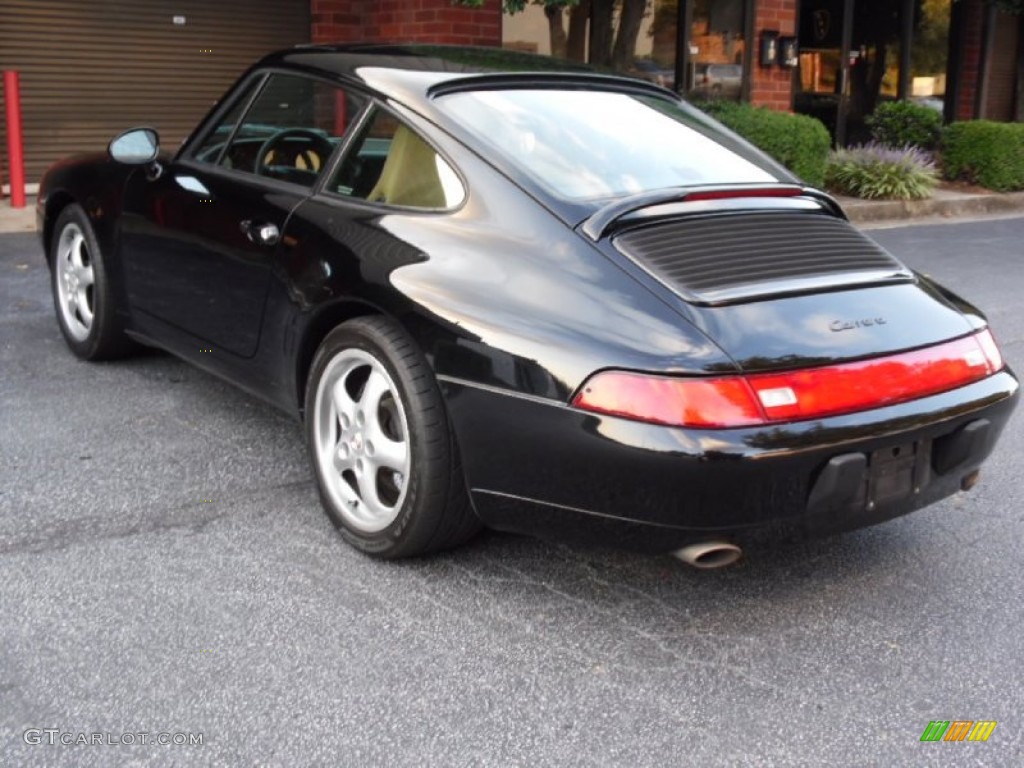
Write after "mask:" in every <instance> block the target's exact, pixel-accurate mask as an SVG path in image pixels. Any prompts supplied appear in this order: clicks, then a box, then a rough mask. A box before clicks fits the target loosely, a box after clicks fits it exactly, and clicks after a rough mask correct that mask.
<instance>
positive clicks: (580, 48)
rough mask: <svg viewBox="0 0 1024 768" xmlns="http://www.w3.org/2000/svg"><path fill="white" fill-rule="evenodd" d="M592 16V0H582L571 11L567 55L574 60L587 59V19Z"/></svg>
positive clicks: (566, 45) (566, 46)
mask: <svg viewBox="0 0 1024 768" xmlns="http://www.w3.org/2000/svg"><path fill="white" fill-rule="evenodd" d="M589 18H590V0H580V1H579V3H577V4H576V5H574V6H573V8H572V10H571V11H569V39H568V40H567V41H566V44H565V56H566V58H568V59H572V60H573V61H586V60H587V20H588V19H589Z"/></svg>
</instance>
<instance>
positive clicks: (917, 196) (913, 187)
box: [825, 143, 939, 200]
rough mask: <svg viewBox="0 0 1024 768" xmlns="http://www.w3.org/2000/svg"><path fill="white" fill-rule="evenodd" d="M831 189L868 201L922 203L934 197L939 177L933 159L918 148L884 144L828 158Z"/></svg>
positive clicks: (826, 176) (848, 150)
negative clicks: (920, 201) (894, 147)
mask: <svg viewBox="0 0 1024 768" xmlns="http://www.w3.org/2000/svg"><path fill="white" fill-rule="evenodd" d="M825 180H826V183H827V184H828V186H829V188H830V189H833V190H835V191H836V192H839V193H841V194H844V195H851V196H852V197H862V198H865V199H868V200H922V199H924V198H926V197H930V196H931V194H932V190H933V189H935V185H936V184H937V183H938V180H939V174H938V171H937V170H936V168H935V163H934V162H933V161H932V158H931V156H930V155H929V154H928V153H926V152H924V151H923V150H921V149H917V148H916V147H904V148H903V149H893V148H892V147H886V146H883V145H881V144H874V143H872V144H865V145H863V146H861V147H852V148H850V149H840V150H836V151H835V152H833V153H832V154H831V155H830V156H829V158H828V165H827V166H826V168H825Z"/></svg>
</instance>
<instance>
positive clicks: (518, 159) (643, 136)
mask: <svg viewBox="0 0 1024 768" xmlns="http://www.w3.org/2000/svg"><path fill="white" fill-rule="evenodd" d="M439 106H441V107H442V108H443V109H444V110H445V111H446V112H447V113H449V114H450V115H451V116H452V117H454V118H455V119H456V120H457V121H458V122H459V123H461V124H462V125H463V126H464V127H465V128H466V129H468V130H469V131H470V132H472V133H473V134H474V135H475V136H476V137H477V138H478V139H479V140H480V141H481V142H483V143H485V144H487V145H489V146H490V147H492V148H493V149H494V151H495V152H497V153H498V154H499V155H501V156H503V157H504V158H505V159H506V160H508V161H509V162H510V163H512V164H513V165H515V166H517V167H518V168H520V169H521V170H523V171H524V172H525V173H526V174H528V175H529V176H531V177H533V179H535V180H536V181H537V182H539V183H540V184H541V185H542V186H544V187H546V188H547V189H548V190H549V191H550V192H552V193H553V194H555V195H556V196H558V197H561V198H565V199H568V200H573V201H585V200H597V199H601V198H610V197H618V196H621V195H626V194H632V193H636V192H647V191H652V190H656V189H664V188H666V187H677V186H688V185H698V184H751V183H765V182H772V181H778V180H780V177H779V175H778V173H777V172H776V171H775V170H773V167H772V166H771V165H770V164H769V162H768V161H767V160H765V159H764V158H763V157H760V156H758V155H756V154H755V153H753V152H751V151H749V150H747V149H746V148H743V147H740V146H739V145H736V144H735V142H734V141H732V140H731V139H729V138H728V137H726V136H723V135H720V134H718V133H717V132H716V131H715V129H714V128H713V127H712V125H711V124H708V123H705V122H703V121H701V120H700V119H699V118H698V117H696V116H694V115H692V114H690V113H689V112H687V111H685V110H684V109H683V108H681V107H680V106H679V105H677V104H675V103H673V102H671V101H669V100H667V99H662V98H658V97H656V96H642V95H635V94H628V93H616V92H612V91H592V90H591V91H586V90H554V89H551V90H547V89H544V90H542V89H535V90H525V89H507V90H488V91H467V92H458V93H452V94H448V95H446V96H444V97H442V98H441V99H440V100H439ZM727 145H732V146H727Z"/></svg>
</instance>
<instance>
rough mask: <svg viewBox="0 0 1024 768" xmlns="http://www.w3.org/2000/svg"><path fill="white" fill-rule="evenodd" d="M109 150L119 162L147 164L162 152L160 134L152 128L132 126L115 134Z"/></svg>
mask: <svg viewBox="0 0 1024 768" xmlns="http://www.w3.org/2000/svg"><path fill="white" fill-rule="evenodd" d="M107 152H108V153H109V154H110V156H111V157H112V158H113V159H114V160H116V161H117V162H119V163H124V164H125V165H146V164H147V163H151V162H153V161H154V160H156V158H157V156H158V155H159V154H160V135H159V134H158V133H157V132H156V131H155V130H153V129H152V128H132V129H131V130H130V131H125V132H124V133H121V134H118V135H117V136H115V137H114V139H113V140H112V141H111V142H110V144H109V145H108V146H107Z"/></svg>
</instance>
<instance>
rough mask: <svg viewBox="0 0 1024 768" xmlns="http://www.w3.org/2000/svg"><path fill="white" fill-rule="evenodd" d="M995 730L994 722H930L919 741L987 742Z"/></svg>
mask: <svg viewBox="0 0 1024 768" xmlns="http://www.w3.org/2000/svg"><path fill="white" fill-rule="evenodd" d="M995 729H996V721H995V720H977V721H975V720H953V721H952V722H950V721H949V720H932V721H931V722H930V723H928V727H927V728H925V729H924V733H922V734H921V741H988V737H989V736H991V735H992V731H994V730H995Z"/></svg>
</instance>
